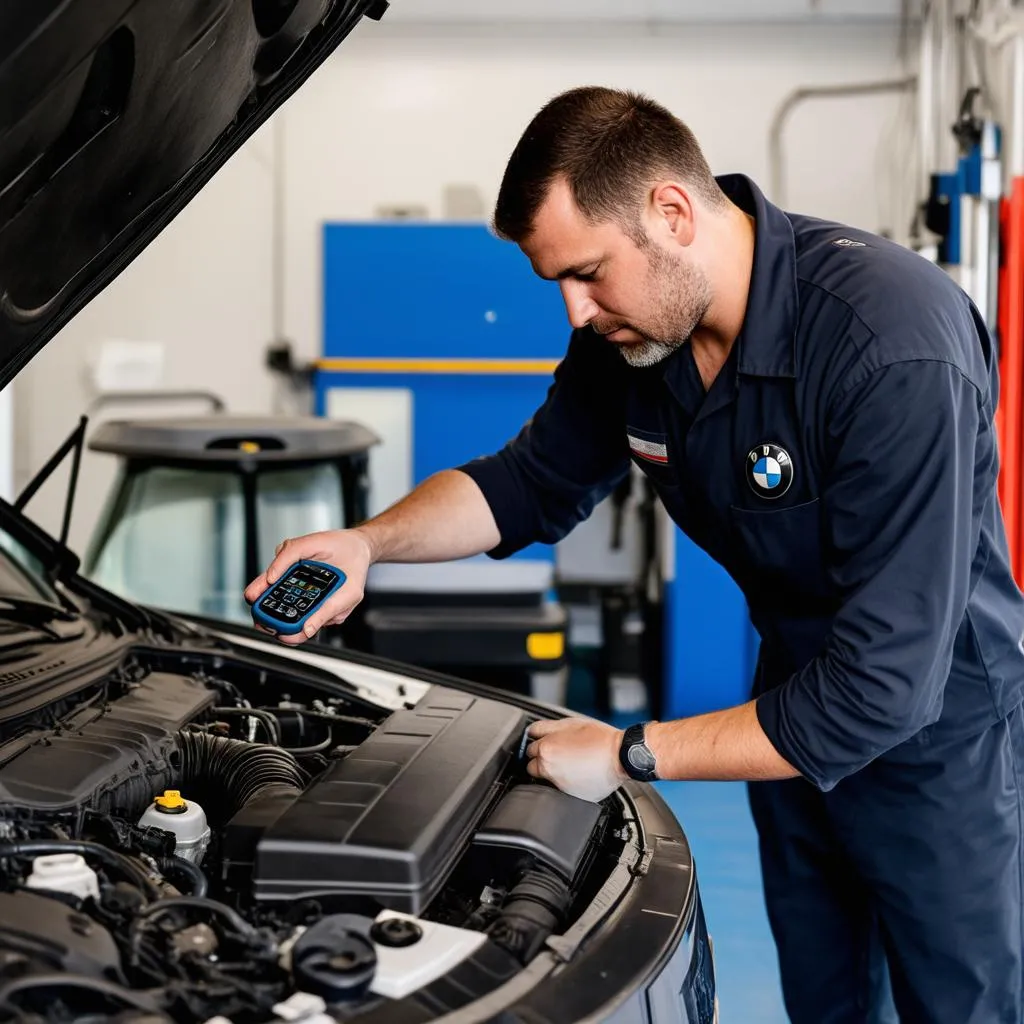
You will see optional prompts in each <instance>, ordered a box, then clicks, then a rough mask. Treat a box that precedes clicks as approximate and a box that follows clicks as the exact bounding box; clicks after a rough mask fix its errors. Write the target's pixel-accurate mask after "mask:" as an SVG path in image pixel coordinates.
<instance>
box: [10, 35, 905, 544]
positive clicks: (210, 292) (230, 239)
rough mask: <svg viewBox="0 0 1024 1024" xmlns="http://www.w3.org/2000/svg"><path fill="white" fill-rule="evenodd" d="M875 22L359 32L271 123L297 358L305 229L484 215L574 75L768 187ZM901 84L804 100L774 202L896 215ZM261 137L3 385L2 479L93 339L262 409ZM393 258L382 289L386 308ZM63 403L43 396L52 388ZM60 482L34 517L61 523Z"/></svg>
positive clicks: (33, 452) (170, 378)
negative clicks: (473, 206) (411, 212)
mask: <svg viewBox="0 0 1024 1024" xmlns="http://www.w3.org/2000/svg"><path fill="white" fill-rule="evenodd" d="M897 36H898V33H897V29H896V26H895V25H893V24H892V23H887V22H879V23H868V24H839V25H821V24H819V25H803V26H801V25H739V26H724V25H702V26H694V27H682V26H676V27H673V28H661V29H657V30H655V29H643V28H640V27H637V28H629V27H625V26H621V25H618V26H614V27H605V28H601V27H600V26H597V27H592V28H589V29H588V28H585V27H584V28H576V29H572V30H570V29H567V28H565V27H562V28H559V29H558V30H557V32H555V31H553V30H551V29H548V30H544V31H541V30H540V29H537V28H531V27H530V26H528V25H523V26H517V27H514V28H508V27H506V28H502V29H501V30H500V31H498V30H493V29H492V30H490V31H488V30H485V29H482V28H475V29H473V28H466V27H464V28H459V27H458V26H450V27H437V28H434V29H424V28H422V27H412V26H402V25H400V24H392V25H389V24H388V21H387V18H385V20H384V21H383V22H381V23H379V24H377V23H373V22H369V21H367V22H364V23H363V24H362V25H361V26H360V27H359V28H358V29H357V30H356V32H355V33H354V35H353V36H352V37H351V38H350V39H349V40H348V41H347V42H346V43H344V44H343V45H342V47H341V49H340V50H339V51H338V53H337V54H336V55H335V57H334V58H333V59H332V60H331V61H330V62H328V63H327V64H326V65H325V66H324V67H323V68H321V69H320V70H319V71H318V72H317V73H316V74H315V75H314V77H313V78H312V79H311V80H310V81H309V82H307V84H306V86H305V87H304V88H303V90H302V91H301V92H300V93H299V94H298V95H297V96H296V97H294V98H293V99H292V101H291V102H290V103H289V104H288V106H287V107H286V108H285V111H284V113H283V115H279V117H283V118H284V125H283V127H284V131H285V146H286V152H287V160H286V191H285V194H286V232H285V235H286V261H285V262H286V267H287V274H286V282H285V308H284V326H285V331H286V334H287V335H288V336H289V337H290V338H292V339H293V341H294V343H295V345H296V348H297V351H298V353H299V355H300V356H302V357H310V358H312V357H315V356H316V355H318V354H319V351H320V344H321V342H320V337H321V335H320V331H321V308H322V299H321V273H320V260H321V228H322V224H323V222H324V221H325V220H331V219H344V218H367V217H372V216H373V215H374V213H375V211H376V209H377V208H378V207H379V206H382V205H392V204H422V205H423V206H425V207H426V208H427V210H428V211H429V214H430V215H431V216H439V215H440V214H441V208H442V194H443V189H444V187H445V186H446V185H448V184H470V185H473V186H475V187H477V188H479V189H480V190H481V192H482V193H483V196H484V199H485V202H486V205H487V208H488V210H489V208H490V206H491V204H492V203H493V200H494V197H495V195H496V193H497V188H498V184H499V182H500V178H501V174H502V171H503V168H504V164H505V160H506V159H507V156H508V153H509V152H510V150H511V148H512V146H513V145H514V144H515V141H516V139H517V137H518V135H519V133H520V131H521V130H522V128H523V127H524V126H525V124H526V122H527V121H528V120H529V118H530V117H531V116H532V114H533V113H534V112H535V111H536V109H537V108H538V107H539V106H540V105H541V104H542V103H543V102H544V101H545V100H547V99H548V98H549V97H550V96H552V95H553V94H555V93H556V92H558V91H560V90H562V89H564V88H568V87H570V86H573V85H578V84H581V83H602V84H610V85H618V86H628V87H631V88H638V89H641V90H644V91H647V92H649V93H650V94H651V95H653V96H654V97H656V98H657V99H659V100H661V101H663V102H664V103H666V104H667V105H669V106H670V107H671V108H672V109H673V110H674V111H675V112H676V113H677V114H679V115H680V116H681V117H683V118H684V119H685V120H687V121H688V123H689V124H690V125H691V127H692V128H693V129H694V131H695V132H696V133H697V135H698V137H699V138H700V139H701V140H702V142H703V144H704V147H705V149H706V152H707V155H708V157H709V160H710V161H711V164H712V166H713V168H714V169H715V170H716V172H727V171H744V172H746V173H749V174H751V175H752V176H753V177H754V178H756V179H758V180H759V181H761V182H762V183H763V184H765V185H766V184H767V172H768V129H769V125H770V122H771V119H772V116H773V113H774V111H775V109H776V108H777V106H778V104H779V103H780V102H781V101H782V100H783V99H784V98H785V97H786V96H787V94H788V93H789V92H790V91H791V90H793V89H794V88H796V87H798V86H801V85H808V84H819V83H825V82H847V81H859V80H862V79H865V78H877V77H891V76H893V75H895V74H898V73H900V71H901V66H900V63H899V60H898V57H897V49H898V47H897ZM900 109H901V104H900V100H899V99H898V98H897V97H896V96H889V95H886V96H876V97H871V98H860V99H855V100H838V101H828V102H815V103H812V104H808V105H806V106H805V107H802V108H800V110H798V111H797V112H796V113H795V115H794V116H793V118H792V119H791V122H790V125H789V128H788V130H787V135H786V138H787V141H788V148H787V163H788V168H789V172H788V176H787V187H786V196H787V201H788V206H789V207H790V208H800V209H802V210H804V211H806V212H811V213H817V214H821V215H825V216H832V217H837V218H840V219H846V220H849V221H852V222H854V223H856V224H858V225H861V226H864V227H867V228H869V229H878V228H894V227H895V229H896V230H897V231H902V230H903V229H904V227H905V224H904V223H903V222H902V221H903V218H902V216H901V218H900V221H899V222H898V223H895V224H894V222H893V219H892V218H893V213H892V210H891V209H890V205H891V204H890V202H889V193H890V189H889V187H888V185H887V182H886V177H885V176H886V174H887V173H888V166H889V163H891V162H894V161H895V160H898V159H899V148H900V147H899V146H896V145H894V144H893V138H892V132H893V129H894V126H895V125H896V124H897V115H898V113H899V111H900ZM271 157H272V146H271V138H270V129H269V127H268V128H264V129H263V130H262V131H261V132H260V134H259V135H258V136H257V137H256V138H255V139H254V140H252V141H251V142H250V143H249V144H248V145H247V146H246V147H245V148H244V149H243V150H242V151H241V152H240V153H239V154H238V155H236V156H235V157H234V158H233V160H232V161H231V162H230V163H229V164H228V165H227V166H226V167H225V168H224V169H223V170H222V171H221V173H220V175H219V176H218V178H217V179H216V180H215V181H214V182H213V183H211V185H210V186H209V187H208V188H207V189H206V191H205V192H204V193H202V194H201V195H200V196H199V197H197V198H196V199H195V200H194V201H193V202H192V204H191V205H190V207H189V208H188V209H187V210H186V211H185V212H184V213H183V214H182V215H181V216H180V217H179V219H178V220H177V221H176V222H175V223H174V224H172V225H171V227H169V228H168V229H167V230H166V231H165V232H164V234H163V235H162V236H161V237H160V238H159V239H157V241H156V242H154V243H153V245H152V246H151V247H150V249H149V250H148V251H147V252H146V253H144V254H143V255H142V256H141V257H140V258H139V259H138V260H137V261H136V263H135V264H133V266H132V267H130V268H129V269H128V271H126V272H125V273H124V274H123V275H122V277H121V278H120V279H119V280H118V281H116V282H115V283H114V284H113V285H111V286H110V288H108V290H107V291H106V292H105V293H104V294H103V295H101V296H100V297H98V298H97V299H96V300H95V301H94V302H93V303H92V304H91V305H90V306H89V307H88V308H87V309H86V310H85V311H84V312H83V313H82V314H81V315H80V316H79V317H78V318H77V319H76V321H75V322H74V323H72V324H71V325H70V326H69V327H68V328H66V329H65V330H64V331H63V332H62V333H61V335H59V336H58V337H57V338H56V339H54V341H52V342H51V343H50V345H49V346H48V348H47V349H46V350H45V351H44V352H43V353H42V354H41V355H40V356H39V357H37V359H36V360H35V361H34V363H33V364H32V365H31V366H30V367H29V368H28V369H27V370H26V371H24V372H23V374H22V375H21V378H20V379H19V382H18V385H17V391H16V405H15V408H16V415H17V423H16V426H17V461H16V469H17V482H18V483H19V484H22V483H24V481H25V480H26V479H27V478H28V477H29V476H30V475H31V473H32V472H34V470H35V469H36V468H37V467H38V466H39V465H41V464H42V463H43V462H44V461H45V458H46V457H47V455H48V453H49V452H50V451H51V450H52V449H53V448H54V447H55V446H56V445H57V443H58V442H59V440H60V439H61V437H63V436H64V434H66V433H67V432H68V431H69V430H70V429H71V428H72V427H73V426H74V423H75V419H76V417H77V415H78V413H79V412H80V411H81V409H82V408H83V407H84V406H85V404H86V403H87V402H88V401H89V399H90V398H91V394H92V393H91V391H90V388H89V385H88V382H87V379H86V373H85V366H86V362H87V359H88V357H89V354H90V352H93V351H95V349H96V346H97V345H99V343H100V342H101V341H102V340H103V339H105V338H128V339H138V340H147V341H150V340H159V341H162V342H165V343H166V345H167V369H166V373H165V379H164V384H165V386H168V387H172V386H173V387H189V386H205V387H212V388H214V389H215V390H217V391H219V392H220V393H222V394H223V396H224V397H225V398H226V399H227V401H228V405H229V408H230V409H231V410H232V411H255V412H260V411H264V412H269V411H270V410H271V408H272V396H273V385H272V382H271V379H270V376H269V374H268V373H267V371H266V370H264V369H263V354H264V349H265V347H266V344H267V343H268V341H269V340H270V338H271V333H272V313H271V285H272V277H271V268H272V252H271V237H272V235H271V225H270V212H271V178H270V166H271ZM415 273H416V268H415V267H414V266H403V267H396V268H395V272H394V277H393V280H392V281H391V282H389V285H390V287H391V289H392V292H393V301H392V304H391V306H390V309H389V310H388V311H386V312H385V311H382V315H392V316H395V317H396V320H397V325H398V326H399V327H400V321H401V316H402V282H403V279H404V278H406V277H407V276H409V275H413V274H415ZM57 394H60V396H61V397H60V398H59V399H57V398H55V396H56V395H57ZM111 469H112V466H111V463H110V461H109V459H108V457H105V456H99V455H95V454H91V455H87V457H86V460H85V462H84V463H83V473H84V479H83V481H82V483H81V487H80V490H81V496H80V499H79V503H78V514H77V515H76V521H75V524H74V528H73V530H72V540H73V542H75V543H76V544H78V545H81V544H82V543H83V542H84V539H85V538H86V537H87V536H88V535H89V533H90V532H91V529H92V526H93V521H94V517H95V514H96V509H97V506H98V503H99V500H100V498H101V497H102V495H103V494H104V493H105V491H106V489H107V487H108V486H109V483H110V472H111ZM61 497H62V490H61V482H60V481H56V482H55V483H54V485H53V486H49V487H47V488H46V489H45V490H44V491H43V492H41V493H40V495H39V496H38V497H37V498H36V499H35V501H34V502H33V505H32V506H31V508H32V509H33V510H34V512H35V515H36V517H37V518H38V519H39V520H40V521H41V522H42V524H43V525H44V526H46V527H47V528H49V529H57V527H58V524H59V509H60V499H61Z"/></svg>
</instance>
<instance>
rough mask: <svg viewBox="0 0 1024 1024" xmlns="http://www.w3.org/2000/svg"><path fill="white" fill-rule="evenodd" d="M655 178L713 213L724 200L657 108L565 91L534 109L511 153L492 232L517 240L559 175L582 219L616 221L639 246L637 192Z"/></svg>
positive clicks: (628, 97)
mask: <svg viewBox="0 0 1024 1024" xmlns="http://www.w3.org/2000/svg"><path fill="white" fill-rule="evenodd" d="M659 176H672V177H678V178H679V179H680V180H681V181H683V182H684V183H685V184H687V185H689V186H690V187H691V188H692V189H693V190H694V192H695V193H696V194H697V195H698V196H699V197H700V198H702V199H703V200H704V201H705V202H706V203H708V204H709V205H710V206H712V207H714V208H720V207H721V206H723V205H724V204H725V202H727V200H726V198H725V195H724V193H723V192H722V190H721V189H720V188H719V187H718V183H717V182H716V181H715V178H714V175H713V174H712V173H711V169H710V167H708V164H707V161H706V160H705V159H704V154H703V153H702V152H701V148H700V145H699V143H698V142H697V139H696V137H695V136H694V134H693V132H691V131H690V129H689V128H688V127H687V126H686V125H685V124H683V122H682V121H680V120H679V118H677V117H676V116H675V115H673V114H672V113H670V112H669V111H668V110H666V109H665V108H664V107H663V106H661V105H660V104H658V103H655V102H654V101H653V100H651V99H648V98H647V97H646V96H643V95H640V94H639V93H635V92H628V91H623V90H617V89H607V88H602V87H600V86H582V87H580V88H577V89H570V90H569V91H568V92H564V93H562V94H561V95H559V96H556V97H555V98H554V99H552V100H550V101H549V102H548V103H547V104H546V105H545V106H544V107H542V108H541V110H540V111H539V112H538V113H537V114H536V115H535V116H534V118H533V120H532V121H531V122H530V124H529V125H528V126H527V128H526V131H524V132H523V134H522V137H521V138H520V139H519V142H518V143H517V144H516V148H515V149H514V150H513V151H512V156H511V157H510V158H509V161H508V165H507V167H506V168H505V175H504V177H503V179H502V182H501V189H500V191H499V193H498V202H497V205H496V207H495V213H494V231H495V233H496V234H497V235H498V236H499V237H501V238H505V239H508V240H509V241H514V242H517V243H518V242H522V241H523V240H524V239H525V238H527V237H528V236H529V234H530V232H531V231H532V229H533V221H534V218H535V217H536V215H537V211H538V209H539V208H540V206H541V204H542V203H543V202H544V199H545V197H546V196H547V194H548V189H549V188H550V187H551V184H552V182H554V181H555V180H556V179H557V178H559V177H564V178H565V179H566V181H567V182H568V185H569V188H570V190H571V192H572V195H573V199H574V200H575V202H576V205H577V206H578V207H579V209H580V212H581V213H582V214H583V215H584V216H585V217H587V218H588V219H589V220H592V221H600V220H614V221H617V222H619V223H620V224H621V225H622V227H623V229H624V230H625V231H626V232H627V233H628V234H630V236H631V237H633V238H634V239H635V240H636V241H637V242H638V243H642V242H643V241H644V239H643V238H642V237H638V233H639V234H640V235H642V232H641V231H640V223H639V212H640V208H641V204H642V202H643V193H644V191H645V189H646V188H647V186H648V185H649V184H651V183H652V182H653V181H655V180H656V179H657V178H658V177H659Z"/></svg>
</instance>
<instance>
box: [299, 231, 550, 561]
mask: <svg viewBox="0 0 1024 1024" xmlns="http://www.w3.org/2000/svg"><path fill="white" fill-rule="evenodd" d="M323 245H324V346H323V357H324V358H323V366H324V369H323V370H322V371H321V372H320V373H319V374H318V375H317V382H316V395H317V409H318V411H319V412H320V413H321V414H323V413H324V411H325V405H326V401H325V398H326V394H327V392H328V390H329V389H330V388H333V387H347V388H353V387H358V388H406V389H408V390H409V391H410V392H411V394H412V431H411V436H412V478H413V479H412V481H411V483H412V484H417V483H420V482H421V481H422V480H424V479H426V478H427V477H428V476H430V475H431V474H432V473H435V472H437V471H439V470H442V469H447V468H450V467H451V466H453V465H457V464H459V463H462V462H465V461H467V460H468V459H472V458H474V457H476V456H478V455H481V454H485V453H487V452H491V451H494V450H496V449H498V448H500V447H501V446H502V445H503V444H505V442H506V441H508V439H509V438H510V437H511V436H513V435H514V433H515V432H516V431H517V430H518V429H519V427H520V426H521V425H522V424H523V423H525V422H526V421H527V420H528V419H529V418H530V416H531V415H532V414H533V413H534V411H535V410H536V409H537V407H538V406H539V405H540V404H541V403H542V402H543V401H544V397H545V395H546V394H547V389H548V387H549V385H550V383H551V373H552V371H553V369H554V367H555V365H556V364H557V362H558V360H559V359H560V358H561V357H562V355H563V353H564V351H565V344H566V339H567V337H568V331H567V322H566V318H565V307H564V306H563V304H562V299H561V294H560V292H559V289H558V286H557V285H555V284H554V283H552V282H547V281H542V280H541V279H540V278H538V277H537V276H536V275H535V274H534V273H533V270H532V268H531V267H530V264H529V261H528V260H527V259H526V257H525V256H523V254H522V253H521V252H520V251H519V249H518V248H517V247H516V246H514V245H511V244H509V243H506V242H502V241H500V240H499V239H497V238H496V237H495V236H494V235H493V234H492V233H491V232H490V231H489V230H488V228H487V227H486V226H485V225H483V224H420V223H382V224H376V223H371V224H367V223H336V224H327V225H326V226H325V229H324V236H323ZM516 557H520V558H543V559H545V560H549V561H553V559H554V552H553V550H552V548H551V547H550V546H548V545H534V546H532V547H531V548H530V549H528V550H527V551H524V552H520V553H519V554H518V555H517V556H516Z"/></svg>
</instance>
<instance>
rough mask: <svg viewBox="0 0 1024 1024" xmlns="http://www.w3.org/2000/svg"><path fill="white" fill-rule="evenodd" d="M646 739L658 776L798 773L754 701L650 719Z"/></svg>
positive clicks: (762, 777) (763, 777)
mask: <svg viewBox="0 0 1024 1024" xmlns="http://www.w3.org/2000/svg"><path fill="white" fill-rule="evenodd" d="M646 739H647V744H648V746H649V747H650V748H651V750H652V752H653V753H654V755H655V757H656V758H657V760H658V776H659V778H662V779H703V780H713V781H720V782H732V781H738V780H749V781H762V782H763V781H768V780H773V779H791V778H795V777H796V776H798V775H799V774H800V773H799V772H798V771H796V769H794V768H793V766H792V765H791V764H790V763H789V762H788V761H786V760H785V758H783V757H782V756H781V755H780V754H779V752H778V751H777V750H776V749H775V747H774V746H772V743H771V741H770V740H769V739H768V737H767V736H766V735H765V733H764V730H763V729H762V728H761V723H760V722H759V721H758V720H757V712H756V710H755V704H754V702H753V701H750V702H749V703H747V704H742V705H740V706H739V707H735V708H727V709H726V710H724V711H712V712H710V713H709V714H706V715H695V716H694V717H693V718H681V719H678V720H676V721H672V722H656V723H653V724H652V725H650V726H649V727H648V729H647V736H646Z"/></svg>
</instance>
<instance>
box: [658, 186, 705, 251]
mask: <svg viewBox="0 0 1024 1024" xmlns="http://www.w3.org/2000/svg"><path fill="white" fill-rule="evenodd" d="M649 207H650V213H651V215H652V217H653V219H654V224H655V226H656V230H657V231H658V233H659V234H660V235H661V236H662V237H663V238H665V239H666V240H669V239H671V240H673V241H675V243H676V244H677V245H690V244H692V242H693V238H694V234H695V233H696V229H697V228H696V217H697V209H696V204H695V203H694V201H693V198H692V197H691V195H690V192H689V190H688V189H687V188H686V186H685V185H682V184H680V183H679V182H678V181H659V182H658V183H657V184H655V185H654V186H652V188H651V191H650V194H649Z"/></svg>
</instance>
